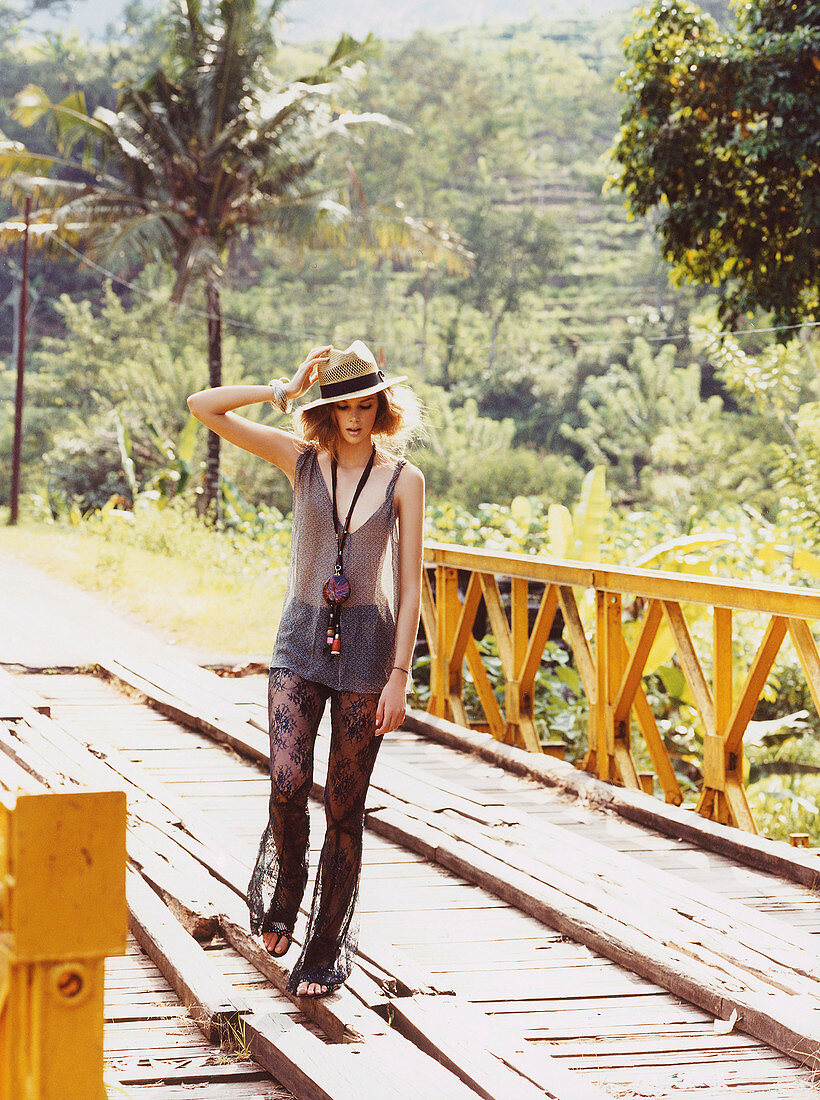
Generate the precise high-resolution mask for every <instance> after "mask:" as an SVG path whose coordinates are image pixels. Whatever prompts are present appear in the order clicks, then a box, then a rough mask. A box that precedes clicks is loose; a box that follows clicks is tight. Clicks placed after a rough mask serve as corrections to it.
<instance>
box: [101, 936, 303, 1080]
mask: <svg viewBox="0 0 820 1100" xmlns="http://www.w3.org/2000/svg"><path fill="white" fill-rule="evenodd" d="M105 985H106V992H105V1025H106V1026H105V1062H106V1074H105V1079H106V1082H107V1083H108V1085H109V1095H110V1096H111V1097H112V1098H113V1097H116V1096H120V1095H127V1096H134V1097H139V1100H151V1098H153V1097H156V1098H157V1100H179V1098H182V1097H186V1096H187V1097H190V1096H191V1095H197V1094H199V1095H207V1096H208V1097H209V1100H210V1098H213V1100H289V1098H290V1097H291V1096H292V1094H291V1093H289V1092H287V1091H286V1090H285V1089H283V1088H282V1087H281V1086H280V1085H278V1084H277V1083H276V1082H275V1081H273V1080H272V1079H271V1078H270V1076H269V1074H268V1073H267V1072H266V1071H265V1070H263V1069H262V1068H261V1067H259V1066H257V1065H256V1064H254V1062H253V1061H251V1059H250V1058H249V1057H248V1056H247V1054H246V1053H244V1052H243V1051H241V1050H240V1049H239V1044H237V1043H235V1042H232V1043H229V1044H227V1045H225V1046H223V1047H222V1048H217V1047H215V1046H214V1045H213V1044H211V1043H208V1042H207V1041H206V1040H205V1038H204V1036H203V1035H202V1034H201V1033H200V1031H199V1030H198V1029H197V1027H196V1025H195V1024H194V1023H193V1021H192V1020H191V1019H190V1018H189V1016H188V1014H187V1012H186V1011H185V1009H184V1007H182V1006H181V1005H180V1004H179V1002H178V1000H177V997H176V994H175V993H174V991H173V990H172V988H171V986H170V985H169V983H168V982H167V981H166V979H165V978H164V977H163V975H162V974H161V972H160V971H159V969H158V968H157V967H156V966H155V964H154V963H153V962H151V960H150V959H148V958H147V957H146V956H145V954H144V953H143V952H142V949H141V948H140V947H139V945H138V944H137V942H136V940H134V939H133V937H129V945H128V953H127V954H126V955H125V956H124V957H120V958H112V959H108V960H107V962H106V982H105ZM284 1004H285V1006H286V1007H288V1008H290V1007H291V1006H290V1005H289V1004H288V1002H284ZM120 1090H122V1091H120Z"/></svg>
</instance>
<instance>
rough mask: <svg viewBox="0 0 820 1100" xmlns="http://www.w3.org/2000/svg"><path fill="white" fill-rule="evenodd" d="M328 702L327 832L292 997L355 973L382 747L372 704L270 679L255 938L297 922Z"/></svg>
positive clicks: (374, 698)
mask: <svg viewBox="0 0 820 1100" xmlns="http://www.w3.org/2000/svg"><path fill="white" fill-rule="evenodd" d="M328 697H329V698H330V708H331V709H330V714H331V739H330V752H329V757H328V768H327V781H326V784H325V799H324V802H325V816H326V822H327V828H326V832H325V840H324V845H323V847H322V853H321V856H320V857H319V868H318V871H317V875H316V886H315V889H314V893H313V903H312V905H311V910H310V917H309V919H308V928H307V935H306V936H305V945H304V948H303V950H302V954H301V956H300V957H299V959H298V961H297V963H296V965H295V966H294V968H293V970H292V972H291V975H290V980H289V982H288V988H289V989H290V990H291V992H295V991H296V988H297V986H298V985H299V983H300V982H303V981H306V982H317V983H320V984H322V985H339V984H341V983H342V982H343V981H345V979H346V978H347V977H348V975H349V974H350V971H351V969H352V967H353V961H354V959H355V956H356V946H357V943H358V920H357V917H356V901H357V898H358V892H359V873H360V869H361V859H362V829H363V824H364V805H365V798H366V795H367V788H368V785H369V783H370V776H371V773H372V771H373V765H374V764H375V762H376V755H377V753H378V751H379V746H380V744H381V741H382V738H381V737H377V736H376V735H375V728H376V707H377V705H378V701H379V697H378V695H370V694H364V693H359V692H351V691H333V690H331V689H330V688H327V687H325V686H324V685H322V684H316V683H313V682H312V681H310V680H303V679H302V678H301V677H300V676H297V675H296V674H295V673H292V672H290V671H289V670H288V669H285V668H272V669H271V670H270V674H269V677H268V720H269V730H270V772H271V796H270V804H269V809H270V816H269V820H268V824H267V827H266V828H265V831H264V833H263V834H262V839H261V841H260V844H259V853H258V855H257V859H256V866H255V867H254V871H253V875H252V876H251V881H250V884H249V886H248V908H249V910H250V923H251V929H252V931H253V932H255V933H257V934H259V933H261V932H292V931H293V926H294V924H295V923H296V917H297V914H298V912H299V906H300V904H301V901H302V897H303V895H304V892H305V887H306V885H307V877H308V876H307V858H308V828H309V820H308V797H309V795H310V789H311V784H312V781H313V748H314V744H315V741H316V731H317V730H318V727H319V722H320V720H321V717H322V714H323V712H324V709H325V704H326V702H327V699H328Z"/></svg>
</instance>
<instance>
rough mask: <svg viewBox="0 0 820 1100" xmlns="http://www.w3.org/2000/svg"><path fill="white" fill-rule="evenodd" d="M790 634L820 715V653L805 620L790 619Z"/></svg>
mask: <svg viewBox="0 0 820 1100" xmlns="http://www.w3.org/2000/svg"><path fill="white" fill-rule="evenodd" d="M789 634H790V635H791V639H792V643H793V644H794V648H795V649H796V650H797V656H798V658H799V659H800V664H801V665H802V666H803V672H804V674H805V677H806V683H807V684H808V686H809V691H810V692H811V697H812V699H814V705H815V707H816V709H817V713H818V714H820V653H818V650H817V643H816V642H815V640H814V638H813V637H812V633H811V630H810V629H809V624H808V623H807V622H805V621H804V620H803V619H789Z"/></svg>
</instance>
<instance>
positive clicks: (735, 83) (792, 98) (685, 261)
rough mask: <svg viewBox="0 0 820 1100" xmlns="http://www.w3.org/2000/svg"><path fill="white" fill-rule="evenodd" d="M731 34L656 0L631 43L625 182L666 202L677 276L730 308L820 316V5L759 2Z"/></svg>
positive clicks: (652, 201) (740, 8) (740, 9)
mask: <svg viewBox="0 0 820 1100" xmlns="http://www.w3.org/2000/svg"><path fill="white" fill-rule="evenodd" d="M735 15H736V25H735V26H734V27H733V28H732V30H731V31H730V32H728V33H725V32H722V31H720V30H719V29H718V26H717V24H716V23H715V22H714V20H713V19H711V18H710V17H709V16H708V15H706V14H705V13H704V12H703V11H702V10H701V9H700V8H698V7H697V6H695V5H693V4H691V3H688V2H686V0H653V3H651V4H649V5H648V6H647V7H646V8H644V9H643V10H642V11H641V13H640V15H639V18H638V26H637V29H636V30H635V32H634V33H633V34H632V35H631V36H630V38H629V40H628V42H627V45H626V56H627V63H628V67H627V69H626V71H625V73H624V74H623V75H622V77H621V79H620V81H619V87H620V90H621V91H622V92H623V93H624V94H625V96H626V104H625V106H624V109H623V113H622V126H621V131H620V135H619V137H618V140H617V143H616V145H615V151H614V152H615V158H616V160H617V161H618V163H619V168H618V171H617V173H616V175H615V177H614V178H615V182H616V184H617V186H618V187H619V188H621V189H622V190H623V191H624V193H625V195H626V198H627V202H628V203H629V206H630V209H631V210H632V211H633V213H634V214H636V215H644V214H646V213H647V212H649V211H653V212H654V213H655V215H656V217H657V219H658V223H657V224H658V232H659V235H660V238H661V242H662V247H663V251H664V255H665V256H666V258H667V260H669V261H670V263H672V264H673V271H674V274H675V276H676V277H677V278H690V279H692V280H694V281H695V282H697V283H702V284H705V285H707V286H714V287H716V288H717V290H718V293H719V295H720V298H721V303H722V313H723V315H724V316H732V317H738V316H739V315H740V314H741V313H743V312H744V311H747V310H753V309H756V308H762V309H765V310H771V311H772V312H773V314H774V315H775V317H776V318H777V319H778V320H780V321H781V322H785V323H795V322H799V321H801V320H808V319H811V318H812V317H815V316H816V315H817V311H818V307H819V306H820V289H819V288H818V276H817V272H818V269H820V262H819V261H820V219H818V200H817V195H818V191H820V163H818V159H817V140H818V121H820V106H819V104H820V66H818V60H817V59H818V52H820V3H818V2H817V0H803V2H802V3H799V4H784V3H781V2H779V0H750V2H749V3H744V4H737V5H736V6H735Z"/></svg>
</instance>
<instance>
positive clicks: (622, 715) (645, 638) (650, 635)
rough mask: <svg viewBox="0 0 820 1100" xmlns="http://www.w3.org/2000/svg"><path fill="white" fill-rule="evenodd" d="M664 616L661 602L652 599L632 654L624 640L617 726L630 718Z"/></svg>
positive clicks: (617, 706) (615, 716)
mask: <svg viewBox="0 0 820 1100" xmlns="http://www.w3.org/2000/svg"><path fill="white" fill-rule="evenodd" d="M662 618H663V607H662V606H661V604H660V603H659V602H658V600H652V601H650V604H649V607H648V609H647V612H646V618H645V619H644V621H643V624H642V626H641V632H640V634H639V636H638V640H637V642H636V643H635V649H634V650H633V651H632V653H631V654H627V653H626V652H625V650H626V643H625V642H624V644H623V646H621V659H622V661H624V662H626V671H625V672H624V674H623V678H622V679H621V682H620V685H619V686H618V691H617V693H616V698H615V707H614V713H613V721H614V723H615V726H616V728H617V727H618V726H619V725H620V724H621V723H623V722H626V721H627V719H628V718H629V711H630V708H631V707H632V704H633V702H634V700H635V693H636V692H637V690H638V687H639V686H640V683H641V677H642V676H643V670H644V666H645V665H646V659H647V657H648V656H649V652H650V650H651V649H652V645H653V643H654V641H655V637H656V635H657V633H658V627H659V626H660V624H661V619H662Z"/></svg>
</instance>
